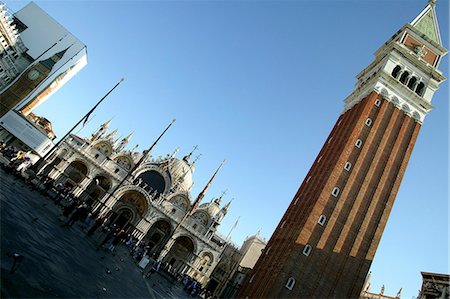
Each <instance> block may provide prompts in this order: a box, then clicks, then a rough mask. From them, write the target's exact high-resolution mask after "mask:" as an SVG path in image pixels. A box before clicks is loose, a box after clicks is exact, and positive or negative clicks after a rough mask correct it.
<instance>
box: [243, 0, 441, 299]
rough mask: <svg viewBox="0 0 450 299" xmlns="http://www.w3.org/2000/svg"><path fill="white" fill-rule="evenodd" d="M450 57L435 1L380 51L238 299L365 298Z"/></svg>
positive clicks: (360, 78) (347, 102)
mask: <svg viewBox="0 0 450 299" xmlns="http://www.w3.org/2000/svg"><path fill="white" fill-rule="evenodd" d="M446 53H447V50H446V49H445V48H444V47H443V46H442V41H441V38H440V33H439V27H438V23H437V19H436V12H435V7H434V1H430V3H429V4H428V5H427V6H426V7H425V9H424V10H423V11H422V12H421V13H420V14H419V15H418V16H417V17H416V18H415V19H414V20H413V21H412V22H410V23H408V24H406V25H405V26H403V27H402V28H401V29H400V30H399V31H398V32H397V33H396V34H395V35H394V36H392V37H391V38H390V39H389V40H388V41H387V42H386V43H385V44H384V45H383V46H381V48H380V49H378V50H377V51H376V52H375V59H374V61H373V62H372V63H371V64H370V65H369V66H368V67H366V68H365V69H364V70H363V71H362V72H361V73H360V74H358V75H357V79H358V82H357V85H356V88H355V90H354V91H353V93H352V94H351V95H350V96H348V97H347V99H346V100H345V107H344V111H343V112H342V114H341V115H340V116H339V118H338V120H337V122H336V124H335V126H334V128H333V129H332V131H331V133H330V135H329V137H328V138H327V141H326V142H325V144H324V146H323V147H322V149H321V151H320V152H319V154H318V156H317V158H316V160H315V161H314V164H313V166H312V167H311V169H310V170H309V172H308V174H307V175H306V177H305V180H304V181H303V183H302V185H301V186H300V188H299V190H298V191H297V193H296V194H295V196H294V198H293V200H292V202H291V204H290V205H289V207H288V209H287V211H286V212H285V214H284V215H283V218H282V219H281V221H280V223H279V224H278V226H277V228H276V230H275V232H274V234H273V235H272V237H271V239H270V241H269V242H268V244H267V246H266V249H265V251H264V252H263V254H262V255H261V257H260V259H259V260H258V262H257V264H256V266H255V268H254V269H253V271H252V273H251V274H250V275H249V276H248V277H247V279H246V282H245V283H244V286H243V287H242V289H241V292H240V294H239V297H241V298H246V297H248V298H358V297H359V295H360V292H361V289H362V287H363V284H364V281H365V279H366V276H367V273H368V271H369V268H370V265H371V263H372V260H373V257H374V255H375V251H376V249H377V247H378V244H379V242H380V239H381V236H382V233H383V230H384V228H385V226H386V222H387V219H388V217H389V214H390V211H391V209H392V206H393V204H394V200H395V197H396V195H397V192H398V189H399V186H400V183H401V180H402V178H403V175H404V173H405V169H406V166H407V164H408V161H409V158H410V155H411V152H412V150H413V147H414V144H415V141H416V139H417V136H418V133H419V130H420V128H421V124H422V123H423V121H424V119H425V116H426V115H427V113H428V112H429V111H430V110H431V109H432V105H431V99H432V97H433V94H434V92H435V91H436V90H437V89H438V87H439V85H440V84H441V83H442V82H443V81H444V80H445V78H444V76H443V75H442V73H441V72H440V71H439V70H438V69H437V68H438V66H439V63H440V60H441V58H442V56H443V55H445V54H446Z"/></svg>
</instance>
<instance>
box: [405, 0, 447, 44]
mask: <svg viewBox="0 0 450 299" xmlns="http://www.w3.org/2000/svg"><path fill="white" fill-rule="evenodd" d="M411 25H412V26H413V27H414V28H416V29H417V30H418V31H419V32H421V33H423V34H424V35H426V36H427V37H428V38H429V39H431V40H432V41H434V42H436V43H437V44H438V45H440V46H441V45H442V40H441V34H440V33H439V25H438V21H437V17H436V11H435V8H434V1H430V2H429V3H428V5H427V6H426V7H425V8H424V10H423V11H422V12H421V13H420V14H419V15H418V16H417V17H416V18H415V19H414V20H413V21H412V22H411Z"/></svg>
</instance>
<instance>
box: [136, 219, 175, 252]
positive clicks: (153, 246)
mask: <svg viewBox="0 0 450 299" xmlns="http://www.w3.org/2000/svg"><path fill="white" fill-rule="evenodd" d="M171 231H172V227H171V225H170V223H169V222H168V221H167V220H164V219H161V220H158V221H156V222H155V223H154V224H153V225H152V226H151V227H150V229H149V230H148V232H147V234H146V235H145V237H144V239H143V241H144V242H145V243H146V244H147V245H148V246H149V252H150V253H151V254H154V255H156V256H158V255H159V254H160V252H161V250H162V249H163V247H164V245H165V244H166V243H167V241H168V240H169V238H170V235H171Z"/></svg>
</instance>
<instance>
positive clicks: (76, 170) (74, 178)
mask: <svg viewBox="0 0 450 299" xmlns="http://www.w3.org/2000/svg"><path fill="white" fill-rule="evenodd" d="M87 173H88V167H87V166H86V164H84V163H83V162H81V161H73V162H72V163H70V164H69V166H67V168H66V170H64V174H65V175H66V177H67V180H66V185H71V186H76V185H78V184H79V183H81V181H83V180H84V178H85V177H86V175H87Z"/></svg>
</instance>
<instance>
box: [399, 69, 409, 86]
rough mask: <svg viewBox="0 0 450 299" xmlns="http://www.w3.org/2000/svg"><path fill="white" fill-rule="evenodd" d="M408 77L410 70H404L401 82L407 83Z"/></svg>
mask: <svg viewBox="0 0 450 299" xmlns="http://www.w3.org/2000/svg"><path fill="white" fill-rule="evenodd" d="M408 77H409V72H408V71H404V72H403V74H402V75H401V76H400V79H399V81H400V83H403V84H405V85H406V82H408Z"/></svg>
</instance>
